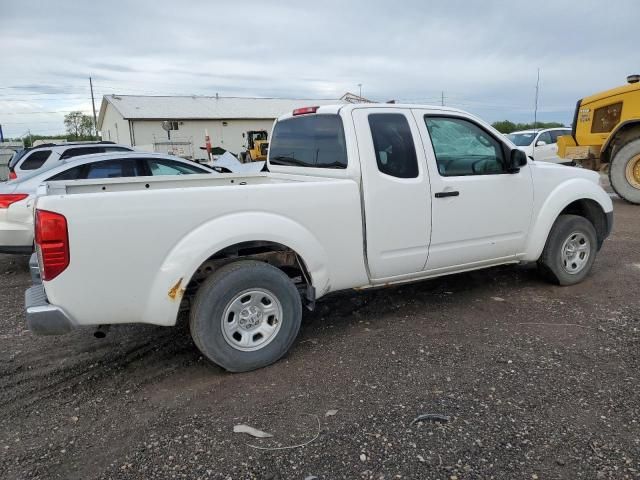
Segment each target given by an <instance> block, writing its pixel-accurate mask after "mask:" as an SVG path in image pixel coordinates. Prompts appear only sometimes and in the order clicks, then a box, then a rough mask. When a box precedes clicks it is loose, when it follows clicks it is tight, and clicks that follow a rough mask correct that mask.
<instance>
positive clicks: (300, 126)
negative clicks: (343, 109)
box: [269, 114, 347, 169]
mask: <svg viewBox="0 0 640 480" xmlns="http://www.w3.org/2000/svg"><path fill="white" fill-rule="evenodd" d="M269 163H270V164H272V165H284V166H290V167H310V168H337V169H344V168H347V146H346V141H345V136H344V126H343V124H342V119H341V118H340V116H339V115H336V114H312V115H305V116H299V117H292V118H287V119H285V120H281V121H279V122H277V123H276V125H275V127H274V128H273V134H272V137H271V143H270V145H269Z"/></svg>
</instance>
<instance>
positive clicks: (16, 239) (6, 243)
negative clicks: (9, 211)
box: [0, 221, 33, 253]
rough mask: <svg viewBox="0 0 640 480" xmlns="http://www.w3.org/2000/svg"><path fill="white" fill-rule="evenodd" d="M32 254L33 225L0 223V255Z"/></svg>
mask: <svg viewBox="0 0 640 480" xmlns="http://www.w3.org/2000/svg"><path fill="white" fill-rule="evenodd" d="M31 252H33V225H26V224H21V223H16V222H8V221H0V253H31Z"/></svg>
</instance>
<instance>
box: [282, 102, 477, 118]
mask: <svg viewBox="0 0 640 480" xmlns="http://www.w3.org/2000/svg"><path fill="white" fill-rule="evenodd" d="M309 107H317V110H316V111H315V112H314V113H325V114H331V113H333V114H337V113H339V112H342V111H344V112H349V111H353V110H357V109H361V108H396V109H397V108H406V109H410V108H420V109H426V110H433V111H439V112H447V113H463V114H465V115H469V114H468V113H467V112H465V111H463V110H459V109H457V108H450V107H443V106H440V105H420V104H411V103H351V104H344V103H343V104H335V105H320V106H317V105H313V101H311V102H310V104H309ZM297 110H298V109H297ZM293 116H294V115H293V111H292V112H289V113H285V114H284V115H281V116H280V117H278V121H280V120H285V119H287V118H291V117H293Z"/></svg>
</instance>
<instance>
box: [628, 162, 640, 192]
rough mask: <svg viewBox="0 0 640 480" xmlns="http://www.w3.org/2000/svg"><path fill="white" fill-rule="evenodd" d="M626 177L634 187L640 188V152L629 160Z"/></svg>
mask: <svg viewBox="0 0 640 480" xmlns="http://www.w3.org/2000/svg"><path fill="white" fill-rule="evenodd" d="M625 177H626V178H627V182H629V184H630V185H631V186H632V187H634V188H637V189H638V190H640V154H639V155H636V156H635V157H633V158H632V159H631V160H629V161H628V162H627V167H626V169H625Z"/></svg>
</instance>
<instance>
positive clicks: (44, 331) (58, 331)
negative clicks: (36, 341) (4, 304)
mask: <svg viewBox="0 0 640 480" xmlns="http://www.w3.org/2000/svg"><path fill="white" fill-rule="evenodd" d="M24 304H25V310H26V314H27V326H28V327H29V330H31V331H32V332H33V333H35V334H37V335H62V334H65V333H69V332H70V331H71V330H73V329H74V328H75V324H74V322H73V320H72V319H71V318H70V317H69V316H68V315H67V314H66V313H65V312H64V310H62V309H61V308H60V307H56V306H55V305H51V304H50V303H49V301H48V300H47V295H46V294H45V291H44V285H42V284H41V283H40V284H36V285H33V286H32V287H31V288H29V289H28V290H27V291H26V292H25V294H24Z"/></svg>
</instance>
